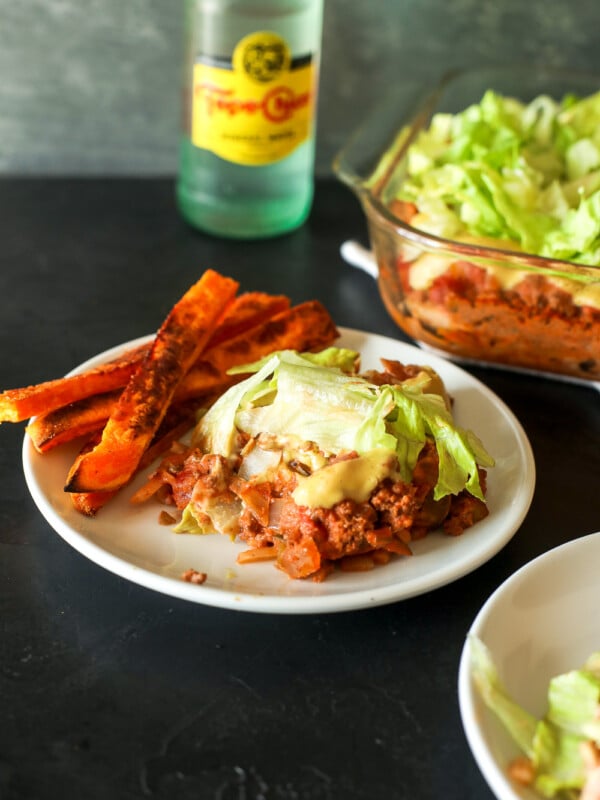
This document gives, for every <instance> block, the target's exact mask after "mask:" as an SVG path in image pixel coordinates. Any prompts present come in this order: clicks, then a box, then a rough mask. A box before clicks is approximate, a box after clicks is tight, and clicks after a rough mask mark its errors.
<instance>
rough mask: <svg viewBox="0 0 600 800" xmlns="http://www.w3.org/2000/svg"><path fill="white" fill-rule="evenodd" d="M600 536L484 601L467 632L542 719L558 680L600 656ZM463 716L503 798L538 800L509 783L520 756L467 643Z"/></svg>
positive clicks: (568, 547) (550, 558) (570, 546)
mask: <svg viewBox="0 0 600 800" xmlns="http://www.w3.org/2000/svg"><path fill="white" fill-rule="evenodd" d="M599 563H600V533H593V534H589V535H587V536H583V537H581V538H579V539H574V540H573V541H570V542H567V544H563V545H561V546H560V547H555V548H553V549H552V550H549V551H548V552H547V553H544V555H541V556H538V558H535V559H534V560H533V561H530V562H529V564H526V565H525V566H524V567H521V569H520V570H518V571H517V572H515V573H514V574H513V575H511V577H510V578H508V579H507V580H506V581H505V582H504V583H503V584H502V585H501V586H500V587H499V588H498V589H496V591H495V592H494V593H493V594H492V595H491V597H490V598H489V599H488V600H487V602H486V603H485V605H484V606H483V608H482V609H481V611H480V612H479V613H478V615H477V616H476V618H475V620H474V622H473V624H472V626H471V629H470V633H472V634H473V635H475V636H477V637H478V638H479V639H481V641H482V642H484V644H485V645H487V647H488V649H489V650H490V652H491V656H492V659H493V661H494V663H495V665H496V667H497V669H498V672H499V675H500V679H501V680H502V682H503V684H504V686H505V687H506V689H507V691H508V693H509V694H510V696H511V697H512V698H513V699H514V700H516V702H517V703H519V705H521V706H522V707H523V708H524V709H526V710H527V711H529V712H530V713H531V714H533V715H534V716H535V717H537V718H538V719H539V718H541V717H542V716H544V714H545V712H546V707H547V697H548V684H549V682H550V679H551V678H552V677H554V676H555V675H559V674H561V673H563V672H567V671H569V670H571V669H577V668H579V667H581V666H582V664H583V663H584V661H585V660H586V659H587V658H588V657H589V656H590V655H591V654H592V653H594V652H597V651H598V650H600V633H599V630H598V618H597V616H596V609H597V608H598V606H599V605H600V582H599V581H598V564H599ZM458 692H459V703H460V713H461V717H462V722H463V727H464V729H465V733H466V736H467V740H468V742H469V746H470V748H471V751H472V753H473V756H474V757H475V761H476V762H477V764H478V766H479V768H480V770H481V772H482V773H483V776H484V778H485V779H486V781H487V783H488V785H489V787H490V789H491V790H492V791H493V792H494V794H495V795H496V797H498V798H499V800H524V799H525V798H527V800H534V798H537V800H539V797H540V795H538V794H536V793H535V792H534V791H533V790H532V789H529V788H523V787H520V786H517V785H516V784H514V783H512V782H511V781H510V780H509V778H508V776H507V772H506V769H507V767H508V765H509V764H510V762H511V761H512V759H514V758H515V757H516V756H518V755H521V753H519V750H518V748H517V746H516V745H515V744H514V742H513V741H512V739H511V738H510V736H509V735H508V734H507V733H506V731H505V729H504V727H503V726H502V724H501V723H500V722H499V721H498V719H497V718H496V717H495V715H494V714H493V713H492V712H491V711H489V710H488V709H487V708H486V707H485V704H484V703H483V701H482V700H481V698H480V697H479V694H478V693H477V690H476V688H475V686H474V684H473V681H472V679H471V669H470V648H469V643H468V640H467V642H466V643H465V646H464V648H463V652H462V656H461V661H460V668H459V679H458Z"/></svg>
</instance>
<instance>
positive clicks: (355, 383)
mask: <svg viewBox="0 0 600 800" xmlns="http://www.w3.org/2000/svg"><path fill="white" fill-rule="evenodd" d="M330 350H331V349H330ZM351 356H352V361H353V362H355V361H356V354H355V353H352V351H346V352H345V354H342V357H340V355H339V354H336V353H333V352H329V353H328V354H327V355H322V354H321V357H319V354H317V355H316V356H315V355H311V356H310V357H307V356H306V355H304V354H302V355H301V354H299V353H296V352H295V351H287V350H286V351H281V352H279V353H275V354H274V355H273V356H271V358H269V359H268V360H266V361H264V360H263V361H262V362H257V364H256V365H252V368H253V369H256V370H257V371H256V372H255V373H254V374H253V375H251V376H250V377H249V378H247V379H246V380H244V381H242V382H241V383H239V384H237V385H236V386H234V387H232V388H231V389H229V390H228V391H227V392H226V393H225V394H224V395H223V396H222V397H221V398H220V399H219V400H218V401H217V402H216V403H215V404H214V406H213V407H212V408H211V409H209V411H208V412H207V413H206V414H205V415H204V417H202V419H201V420H200V422H199V423H198V425H197V427H196V430H195V433H194V442H195V443H196V444H197V445H198V446H199V447H200V448H201V449H203V450H204V452H210V453H217V454H219V455H223V456H225V457H230V456H233V455H235V454H236V452H237V450H236V448H238V449H239V445H240V437H239V435H238V434H239V432H240V431H242V432H243V433H245V434H247V435H249V436H252V437H256V436H258V435H260V434H268V435H271V436H274V437H278V438H279V440H280V441H281V442H282V443H284V444H285V447H286V449H288V450H290V449H294V448H297V449H300V448H302V446H303V445H304V444H305V443H306V442H311V443H314V444H316V445H317V446H318V447H319V449H320V450H321V451H322V452H324V453H326V454H328V455H329V454H333V455H335V454H339V453H346V452H356V453H357V454H358V455H363V454H365V453H369V452H372V451H374V450H384V451H386V452H389V453H392V454H394V455H395V456H396V458H397V461H398V469H399V471H400V474H401V475H402V477H403V480H405V481H407V482H409V481H410V480H411V477H412V472H413V469H414V466H415V464H416V462H417V459H418V456H419V453H420V452H421V449H422V447H423V445H424V444H425V441H426V440H427V438H428V437H430V438H432V439H433V440H434V441H435V445H436V448H437V451H438V455H439V461H440V468H439V478H438V483H437V486H436V488H435V498H436V499H440V498H441V497H444V496H445V495H447V494H458V493H459V492H461V491H463V490H464V489H467V491H469V492H471V494H473V495H474V496H476V497H479V498H480V499H483V493H482V491H481V487H480V484H479V474H478V464H480V465H481V466H493V463H494V461H493V459H492V458H491V456H490V455H489V454H488V453H487V452H486V450H485V448H484V447H483V445H482V444H481V442H480V441H479V439H478V438H477V437H476V436H475V434H473V433H472V432H470V431H464V430H462V429H460V428H459V427H458V426H456V425H455V423H454V421H453V418H452V415H451V413H450V412H449V410H448V408H447V407H446V402H445V398H444V397H442V396H441V395H439V394H435V393H432V392H431V379H430V376H428V377H427V380H425V378H423V379H422V380H415V379H411V380H409V381H407V382H406V385H405V386H404V385H403V386H397V385H393V386H392V385H388V386H377V385H374V384H372V383H370V382H369V381H368V380H366V379H365V378H363V377H361V376H359V375H356V374H351V375H349V374H347V373H346V372H342V371H341V370H340V369H339V368H338V367H337V366H323V365H322V364H321V363H319V362H320V361H322V360H324V361H327V363H331V362H332V361H333V362H334V363H340V361H343V362H344V364H346V363H348V361H349V359H350V357H351ZM240 371H242V372H248V371H250V367H248V366H244V367H242V368H241V370H240ZM427 389H429V391H427Z"/></svg>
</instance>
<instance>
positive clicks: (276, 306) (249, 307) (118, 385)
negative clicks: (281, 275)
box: [0, 292, 290, 422]
mask: <svg viewBox="0 0 600 800" xmlns="http://www.w3.org/2000/svg"><path fill="white" fill-rule="evenodd" d="M289 305H290V302H289V300H288V298H287V297H284V296H283V295H269V294H266V293H264V292H246V293H245V294H241V295H240V296H239V297H236V298H235V299H234V301H233V302H232V304H231V307H230V308H229V309H228V311H227V313H226V315H225V317H224V318H223V320H222V322H221V323H220V324H219V326H218V327H217V328H216V329H215V331H214V332H213V333H212V335H211V338H210V339H209V341H208V343H207V346H208V347H214V346H216V345H217V344H219V343H220V342H223V341H226V340H227V339H231V338H232V337H234V336H238V335H240V334H241V333H243V331H245V330H249V329H250V328H252V327H254V326H255V325H258V324H260V323H262V322H264V321H265V320H266V319H269V317H272V316H273V315H275V314H277V313H279V312H281V311H284V310H285V309H286V308H288V307H289ZM150 347H151V343H148V344H142V345H139V346H138V347H135V348H132V349H130V350H128V351H127V352H126V353H123V354H122V355H120V356H119V357H118V358H116V359H113V360H112V361H110V362H108V363H106V364H102V365H101V366H99V367H94V368H93V369H89V370H86V371H85V372H81V373H79V374H77V375H70V376H69V377H63V378H57V379H55V380H51V381H45V382H44V383H39V384H35V385H33V386H25V387H22V388H19V389H8V390H6V391H5V392H2V393H0V422H22V421H23V420H26V419H29V418H30V417H34V416H37V415H39V414H47V413H48V412H50V411H54V410H55V409H58V408H62V407H64V406H67V405H69V404H70V403H75V402H78V401H79V400H81V399H83V398H85V397H91V396H93V395H97V394H105V393H107V392H110V391H113V390H115V389H122V388H123V387H124V386H125V384H126V383H127V381H128V380H129V378H130V377H131V375H132V374H133V372H134V371H135V369H136V368H137V367H138V366H139V365H140V364H141V362H142V360H143V359H144V358H145V356H146V355H147V354H148V352H149V351H150Z"/></svg>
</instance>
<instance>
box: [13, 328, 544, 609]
mask: <svg viewBox="0 0 600 800" xmlns="http://www.w3.org/2000/svg"><path fill="white" fill-rule="evenodd" d="M341 333H342V337H341V339H340V340H339V344H340V345H342V346H345V347H349V348H351V349H355V350H358V351H360V353H361V355H362V362H361V363H362V366H363V368H365V369H369V368H379V367H380V366H381V365H380V362H379V358H380V357H385V358H390V359H398V360H400V361H404V362H405V363H413V364H430V365H431V366H432V367H434V368H435V369H436V370H437V371H438V372H439V374H440V375H441V376H442V378H443V380H444V381H445V383H446V386H447V387H448V389H449V391H450V393H451V394H452V395H453V397H454V399H455V407H454V411H455V416H456V419H457V422H458V423H459V424H460V425H461V426H462V427H465V428H470V429H472V430H473V431H475V432H476V433H477V434H478V435H479V437H480V438H481V439H482V440H483V442H484V444H485V446H486V447H487V449H488V451H489V452H490V453H491V454H492V455H493V457H494V458H495V460H496V466H495V467H494V468H493V469H491V470H490V471H489V474H488V503H489V509H490V515H489V516H488V517H487V518H486V519H485V520H483V521H482V522H479V523H478V524H477V525H475V526H474V527H473V528H471V529H469V530H468V531H466V532H465V533H464V534H463V535H462V536H459V537H449V536H446V535H444V534H442V533H435V534H430V535H429V536H428V537H426V538H425V539H423V540H421V541H420V542H416V543H415V544H414V547H413V551H414V556H413V557H411V558H407V559H397V560H394V561H393V562H391V563H390V564H388V565H386V566H384V567H378V568H376V569H374V570H372V571H370V572H363V573H341V572H339V571H336V572H335V573H334V574H333V575H332V576H330V577H329V578H328V579H327V580H326V581H324V582H323V583H314V582H312V581H310V580H308V581H294V580H290V579H289V578H288V577H287V576H286V575H285V574H283V573H282V572H281V571H280V570H277V569H276V567H275V566H274V565H273V564H272V563H262V564H248V565H244V566H240V565H239V564H237V563H236V556H237V554H238V552H240V551H241V550H243V549H244V546H243V545H241V544H237V543H236V544H234V543H232V542H231V541H230V540H229V538H228V537H225V536H218V535H215V536H193V535H181V534H175V533H173V532H172V531H171V530H170V529H169V528H168V527H165V526H161V525H159V524H158V521H157V520H158V506H157V505H156V504H154V503H149V504H146V505H143V506H133V505H131V504H129V503H128V497H129V496H130V495H131V494H132V493H133V491H135V489H136V488H137V487H138V486H139V485H140V484H141V483H142V482H143V476H140V477H139V479H138V480H136V481H135V482H134V483H132V484H131V486H130V487H128V488H127V489H125V490H123V491H122V492H121V494H120V495H119V496H118V497H117V498H115V500H113V501H112V502H111V503H109V504H108V505H107V506H106V507H105V508H103V509H102V510H101V511H100V512H99V513H98V515H97V517H96V518H95V519H88V518H86V517H82V516H81V515H79V514H78V513H77V512H75V511H74V510H73V508H72V507H71V503H70V500H69V497H68V496H67V495H66V494H65V493H64V492H63V483H64V479H65V476H66V474H67V472H68V469H69V466H70V464H71V463H72V461H73V458H74V456H75V453H76V447H75V446H73V447H69V446H65V447H64V448H57V450H56V451H54V452H50V453H47V454H46V455H44V456H41V455H39V454H38V453H36V452H35V450H34V448H33V446H32V444H31V442H30V441H29V439H28V437H27V436H26V437H25V442H24V448H23V464H24V469H25V477H26V480H27V485H28V487H29V490H30V492H31V495H32V497H33V499H34V501H35V502H36V504H37V506H38V508H39V509H40V511H41V512H42V514H43V515H44V517H45V518H46V519H47V521H48V522H49V523H50V525H51V526H52V527H53V528H54V529H55V530H56V531H57V532H58V533H59V534H60V535H61V536H62V537H63V538H64V539H65V540H66V541H67V542H69V544H71V545H72V546H73V547H75V548H76V549H77V550H79V551H80V552H81V553H82V554H83V555H84V556H86V557H87V558H89V559H91V560H92V561H94V562H96V563H97V564H99V565H100V566H102V567H105V568H106V569H108V570H110V571H112V572H115V573H116V574H118V575H121V576H122V577H124V578H127V579H128V580H131V581H133V582H134V583H138V584H141V585H142V586H146V587H148V588H150V589H155V590H156V591H159V592H164V593H165V594H168V595H172V596H174V597H180V598H184V599H186V600H192V601H194V602H197V603H204V604H207V605H213V606H220V607H223V608H231V609H239V610H244V611H260V612H270V613H294V614H307V613H314V612H330V611H345V610H348V609H356V608H364V607H368V606H375V605H381V604H384V603H391V602H394V601H396V600H401V599H404V598H407V597H412V596H414V595H418V594H421V593H423V592H427V591H430V590H431V589H435V588H436V587H439V586H442V585H444V584H447V583H449V582H450V581H453V580H456V579H457V578H460V577H461V576H463V575H465V574H466V573H468V572H470V571H471V570H473V569H475V568H476V567H478V566H480V565H481V564H483V563H484V562H485V561H487V560H488V559H489V558H491V557H492V556H493V555H494V554H495V553H497V552H498V550H500V548H502V547H503V546H504V545H505V544H506V542H507V541H508V540H509V539H510V538H511V537H512V536H513V534H514V533H515V532H516V530H517V529H518V528H519V526H520V524H521V522H522V520H523V518H524V516H525V514H526V513H527V510H528V508H529V505H530V503H531V498H532V495H533V488H534V483H535V467H534V461H533V456H532V452H531V447H530V445H529V442H528V440H527V437H526V436H525V433H524V432H523V430H522V428H521V425H520V424H519V422H518V421H517V419H516V418H515V417H514V415H513V414H512V413H511V411H510V410H509V409H508V408H507V407H506V406H505V405H504V404H503V403H502V402H501V401H500V400H499V398H498V397H496V395H494V394H493V393H492V392H491V391H490V390H489V389H487V388H486V387H485V386H484V385H483V384H481V383H480V382H479V381H477V380H476V379H475V378H473V377H471V376H470V375H468V374H467V373H466V372H464V371H463V370H461V369H460V368H459V367H457V366H456V365H454V364H451V363H450V362H447V361H445V360H443V359H440V358H437V357H436V356H434V355H431V354H428V353H424V352H423V351H421V350H419V349H418V348H416V347H413V346H411V345H407V344H404V343H402V342H398V341H396V340H394V339H388V338H385V337H382V336H376V335H374V334H370V333H364V332H361V331H355V330H350V329H342V330H341ZM132 344H136V342H133V343H131V342H130V343H128V344H126V345H122V346H121V347H118V348H114V349H112V350H110V351H108V352H106V353H102V354H101V355H99V356H97V357H96V358H93V359H91V360H90V361H88V362H86V363H85V364H82V365H81V367H79V368H78V370H82V369H87V368H89V367H90V366H94V365H96V364H99V363H101V362H103V361H106V360H108V359H110V358H114V357H115V356H116V355H117V354H118V352H119V351H120V350H122V349H124V348H126V347H131V346H132ZM189 568H194V569H196V570H198V571H199V572H205V573H207V575H208V578H207V581H206V582H205V583H204V584H203V585H201V586H197V585H193V584H190V583H186V582H184V581H183V580H181V578H180V576H181V574H182V572H184V571H185V570H187V569H189Z"/></svg>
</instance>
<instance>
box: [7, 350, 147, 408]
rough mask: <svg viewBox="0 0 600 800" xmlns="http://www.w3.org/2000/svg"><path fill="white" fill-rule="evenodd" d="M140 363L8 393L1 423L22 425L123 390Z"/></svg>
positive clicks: (125, 363) (114, 364)
mask: <svg viewBox="0 0 600 800" xmlns="http://www.w3.org/2000/svg"><path fill="white" fill-rule="evenodd" d="M138 365H139V361H138V360H137V359H135V360H124V361H118V362H111V363H108V364H102V365H101V366H99V367H95V368H94V369H91V370H87V371H86V372H82V373H80V374H78V375H70V376H69V377H66V378H57V379H56V380H52V381H46V382H44V383H38V384H36V385H35V386H25V387H24V388H22V389H8V390H7V391H5V392H2V394H0V422H21V421H22V420H25V419H29V417H33V416H35V415H36V414H42V413H45V412H47V411H53V410H54V409H56V408H60V407H61V406H66V405H68V404H69V403H72V402H74V401H75V400H80V399H81V398H82V397H90V396H91V395H94V394H100V393H104V392H110V391H112V390H113V389H120V388H122V387H123V386H124V385H125V384H126V383H127V381H128V380H129V378H130V377H131V376H132V375H133V373H134V372H135V370H136V369H137V367H138Z"/></svg>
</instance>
